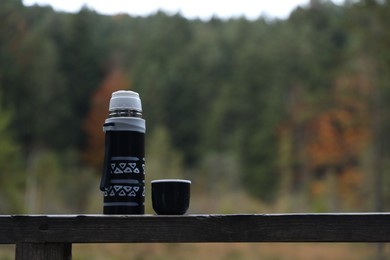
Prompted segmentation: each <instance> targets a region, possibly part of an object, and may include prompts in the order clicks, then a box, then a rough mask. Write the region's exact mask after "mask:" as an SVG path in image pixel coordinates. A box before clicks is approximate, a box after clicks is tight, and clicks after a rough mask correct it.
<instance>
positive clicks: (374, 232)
mask: <svg viewBox="0 0 390 260" xmlns="http://www.w3.org/2000/svg"><path fill="white" fill-rule="evenodd" d="M389 224H390V214H389V213H349V214H239V215H185V216H155V215H123V216H122V215H121V216H119V215H118V216H110V215H2V216H1V215H0V244H16V258H17V259H34V256H37V255H39V256H41V257H38V258H39V259H70V257H71V256H70V255H71V245H72V243H167V242H168V243H169V242H175V243H185V242H191V243H197V242H390V225H389ZM54 255H55V256H56V257H53V256H54ZM59 256H61V257H59Z"/></svg>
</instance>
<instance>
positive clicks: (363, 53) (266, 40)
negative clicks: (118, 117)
mask: <svg viewBox="0 0 390 260" xmlns="http://www.w3.org/2000/svg"><path fill="white" fill-rule="evenodd" d="M389 17H390V1H388V0H382V1H381V0H361V1H347V2H345V3H344V4H343V5H334V4H333V3H332V2H330V1H327V0H311V1H310V3H309V4H308V5H306V6H303V7H298V8H297V9H295V10H294V11H293V12H292V13H291V15H290V16H289V17H288V18H287V19H285V20H279V19H269V18H267V17H259V18H258V19H257V20H247V19H245V18H237V19H229V20H221V19H219V18H216V17H215V18H212V19H210V20H208V21H202V20H189V19H186V18H184V17H182V16H181V15H180V14H167V13H164V12H157V13H155V14H153V15H150V16H148V17H132V16H129V15H125V14H123V15H115V16H105V15H100V14H98V13H96V12H95V11H93V10H90V9H88V8H87V7H85V8H83V9H82V10H80V11H79V12H78V13H75V14H71V13H62V12H56V11H54V10H53V9H52V8H51V7H40V6H31V7H25V6H23V3H22V1H21V0H1V4H0V21H1V22H0V100H1V102H0V214H13V213H51V214H54V213H61V214H67V213H100V212H101V211H102V194H101V193H100V191H99V189H98V185H99V181H100V175H101V169H102V157H103V149H104V147H103V143H104V135H103V132H102V124H103V122H104V119H105V118H106V117H107V114H108V111H107V110H108V102H109V99H110V96H111V93H112V92H113V91H116V90H119V89H131V90H134V91H137V92H139V93H140V96H141V99H142V102H143V109H144V118H145V119H146V122H147V141H146V142H147V147H146V149H147V150H146V165H147V166H146V167H147V170H146V174H147V175H146V176H147V177H146V179H147V182H148V183H149V182H150V180H152V179H156V178H170V177H175V178H188V179H191V180H192V181H193V184H192V188H193V190H192V200H191V207H190V213H249V212H254V213H266V212H268V213H270V212H302V211H306V212H330V211H331V212H335V211H388V210H390V189H389V188H390V176H389V174H388V171H389V170H390V160H389V159H390V146H389V142H390V140H389V138H387V135H388V133H389V132H390V112H388V111H390V102H389V101H390V73H389V72H390V30H389V29H390V23H389ZM146 204H147V213H149V214H152V213H153V210H152V209H151V206H150V204H151V203H150V196H149V194H148V196H147V198H146ZM171 259H172V258H171ZM229 259H230V258H229ZM233 259H235V258H233ZM272 259H275V258H272ZM289 259H294V258H289ZM297 259H299V258H297ZM300 259H302V258H300ZM342 259H346V258H342ZM354 259H355V258H354Z"/></svg>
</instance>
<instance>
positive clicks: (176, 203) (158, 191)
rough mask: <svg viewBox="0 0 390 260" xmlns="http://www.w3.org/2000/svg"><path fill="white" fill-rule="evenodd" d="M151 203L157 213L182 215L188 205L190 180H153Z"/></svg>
mask: <svg viewBox="0 0 390 260" xmlns="http://www.w3.org/2000/svg"><path fill="white" fill-rule="evenodd" d="M151 183H152V204H153V209H154V211H155V212H156V213H157V214H158V215H184V214H185V213H186V212H187V210H188V207H189V206H190V187H191V181H189V180H180V179H163V180H153V181H152V182H151Z"/></svg>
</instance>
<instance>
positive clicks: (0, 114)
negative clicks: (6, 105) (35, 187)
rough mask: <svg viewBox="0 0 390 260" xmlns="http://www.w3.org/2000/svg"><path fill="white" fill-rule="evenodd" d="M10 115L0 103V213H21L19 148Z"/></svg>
mask: <svg viewBox="0 0 390 260" xmlns="http://www.w3.org/2000/svg"><path fill="white" fill-rule="evenodd" d="M11 116H12V115H11V114H10V113H9V112H7V111H6V110H4V109H3V108H2V105H1V103H0V212H1V213H2V214H5V213H10V212H12V213H21V212H23V197H24V193H23V188H24V186H23V184H24V182H23V176H22V171H21V169H22V165H21V156H20V147H19V145H18V144H17V143H16V142H15V140H14V138H13V136H12V134H11V131H10V127H9V126H10V120H11Z"/></svg>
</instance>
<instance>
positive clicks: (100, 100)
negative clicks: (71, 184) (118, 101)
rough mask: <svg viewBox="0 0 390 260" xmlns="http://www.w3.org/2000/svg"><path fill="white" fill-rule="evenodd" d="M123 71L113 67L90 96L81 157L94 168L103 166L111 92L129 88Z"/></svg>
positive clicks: (97, 168) (99, 168)
mask: <svg viewBox="0 0 390 260" xmlns="http://www.w3.org/2000/svg"><path fill="white" fill-rule="evenodd" d="M129 86H130V84H129V82H128V80H127V79H126V76H125V73H124V72H123V70H122V69H121V68H119V67H117V66H116V67H114V68H113V69H112V70H111V71H110V72H109V74H108V75H107V76H106V78H105V79H104V80H103V82H102V84H101V85H100V87H99V88H98V89H97V91H96V92H95V93H94V94H93V96H92V98H91V105H90V110H89V113H88V115H87V117H86V119H85V122H84V126H83V127H84V131H85V133H86V136H87V145H86V148H85V150H84V153H83V159H84V160H85V162H86V163H88V165H90V166H91V167H92V168H94V169H96V170H98V171H99V170H101V169H102V167H103V157H104V133H103V124H104V120H105V119H106V118H107V116H108V106H109V103H110V98H111V94H112V92H115V91H117V90H126V89H129Z"/></svg>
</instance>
